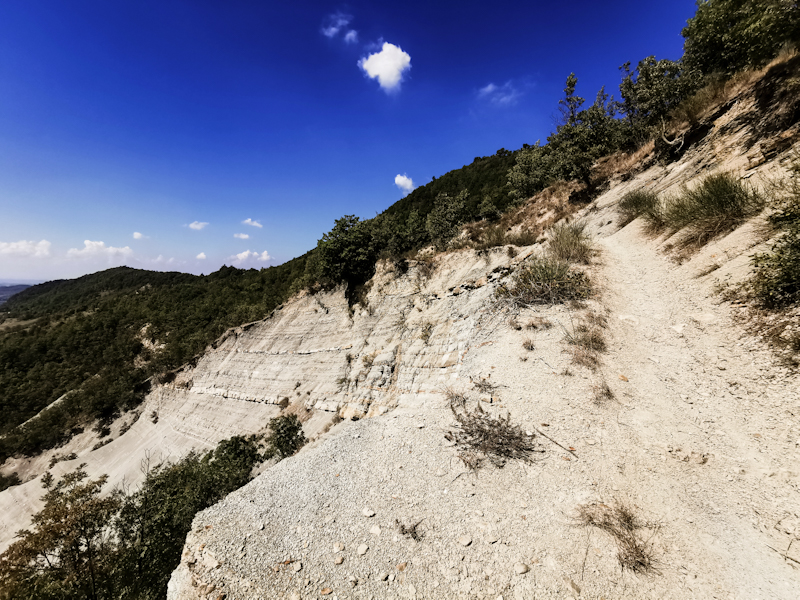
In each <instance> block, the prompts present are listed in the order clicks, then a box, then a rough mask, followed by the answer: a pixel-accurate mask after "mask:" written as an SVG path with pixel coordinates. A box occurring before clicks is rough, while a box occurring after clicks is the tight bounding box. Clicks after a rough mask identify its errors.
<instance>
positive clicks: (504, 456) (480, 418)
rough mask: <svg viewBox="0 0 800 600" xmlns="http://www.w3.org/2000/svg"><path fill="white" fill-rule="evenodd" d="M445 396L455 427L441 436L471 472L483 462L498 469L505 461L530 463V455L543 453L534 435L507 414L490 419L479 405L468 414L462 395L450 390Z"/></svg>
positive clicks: (464, 398) (531, 456)
mask: <svg viewBox="0 0 800 600" xmlns="http://www.w3.org/2000/svg"><path fill="white" fill-rule="evenodd" d="M447 393H448V394H451V393H452V396H451V398H450V410H451V411H452V412H453V416H454V417H455V419H456V423H457V424H456V427H455V428H454V429H453V430H451V431H448V432H447V433H446V434H445V439H447V440H448V441H451V442H454V443H455V444H456V446H457V448H458V457H459V458H460V459H461V461H462V462H463V463H464V465H465V466H467V468H469V469H471V470H473V471H475V470H477V469H478V468H480V467H481V466H482V465H483V463H484V461H485V460H488V461H489V462H491V463H492V464H493V465H494V466H496V467H498V468H502V467H503V466H505V464H506V462H507V461H508V460H509V459H516V460H524V461H530V460H532V458H533V454H534V453H536V452H543V450H541V449H540V447H539V444H538V443H537V442H536V439H535V436H534V435H533V434H531V435H528V433H526V432H525V431H524V430H523V429H522V428H521V427H520V426H519V425H515V424H513V423H512V422H511V416H510V415H506V417H505V418H503V417H497V418H495V417H492V416H491V415H489V414H488V413H486V412H484V411H483V409H482V408H481V407H480V404H479V405H478V406H477V407H476V409H475V410H474V411H472V412H470V411H468V410H467V408H466V397H465V396H464V395H463V394H458V393H455V392H452V390H448V392H447Z"/></svg>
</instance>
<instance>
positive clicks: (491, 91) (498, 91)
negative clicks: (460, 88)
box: [478, 81, 522, 106]
mask: <svg viewBox="0 0 800 600" xmlns="http://www.w3.org/2000/svg"><path fill="white" fill-rule="evenodd" d="M521 95H522V92H520V91H519V90H518V89H517V88H516V87H514V84H512V83H511V82H510V81H507V82H505V83H504V84H503V85H495V84H494V83H490V84H488V85H486V86H484V87H482V88H481V89H479V90H478V98H480V99H482V100H486V101H487V102H490V103H491V104H494V105H495V106H513V105H514V104H516V103H517V100H518V99H519V97H520V96H521Z"/></svg>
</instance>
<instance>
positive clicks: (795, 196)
mask: <svg viewBox="0 0 800 600" xmlns="http://www.w3.org/2000/svg"><path fill="white" fill-rule="evenodd" d="M775 191H776V193H777V194H778V197H777V199H776V200H775V201H773V211H772V213H771V214H770V216H769V221H770V223H771V224H772V225H773V226H774V227H775V228H776V229H778V231H779V232H780V235H779V236H778V238H777V239H776V240H775V242H774V243H773V244H772V247H771V248H770V251H769V252H763V253H760V254H756V255H755V256H754V257H753V270H754V272H753V277H752V286H753V291H754V292H755V295H756V297H757V298H758V299H759V300H760V302H761V303H762V304H763V305H764V306H765V307H767V308H780V307H784V306H790V305H794V304H797V303H798V302H800V155H797V156H795V158H794V161H793V163H792V165H791V171H790V175H789V177H788V178H787V179H786V180H785V181H784V182H783V183H782V184H779V185H778V187H777V189H776V190H775Z"/></svg>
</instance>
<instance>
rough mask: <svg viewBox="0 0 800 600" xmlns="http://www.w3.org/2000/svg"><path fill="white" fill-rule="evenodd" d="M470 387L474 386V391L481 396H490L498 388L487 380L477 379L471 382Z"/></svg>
mask: <svg viewBox="0 0 800 600" xmlns="http://www.w3.org/2000/svg"><path fill="white" fill-rule="evenodd" d="M472 385H474V386H475V389H476V390H478V392H480V393H481V394H491V393H492V392H494V391H495V390H496V389H497V388H498V386H497V385H495V384H494V383H492V382H491V381H489V380H488V379H479V380H478V381H473V382H472Z"/></svg>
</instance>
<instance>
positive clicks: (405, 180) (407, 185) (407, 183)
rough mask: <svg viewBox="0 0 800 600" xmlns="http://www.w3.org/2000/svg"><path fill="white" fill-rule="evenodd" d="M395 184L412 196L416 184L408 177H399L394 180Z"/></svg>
mask: <svg viewBox="0 0 800 600" xmlns="http://www.w3.org/2000/svg"><path fill="white" fill-rule="evenodd" d="M394 184H395V185H396V186H397V187H399V188H400V189H401V190H402V191H403V192H404V193H405V194H410V193H411V190H413V189H414V182H413V181H412V180H411V177H409V176H408V175H397V176H396V177H395V178H394Z"/></svg>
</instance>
